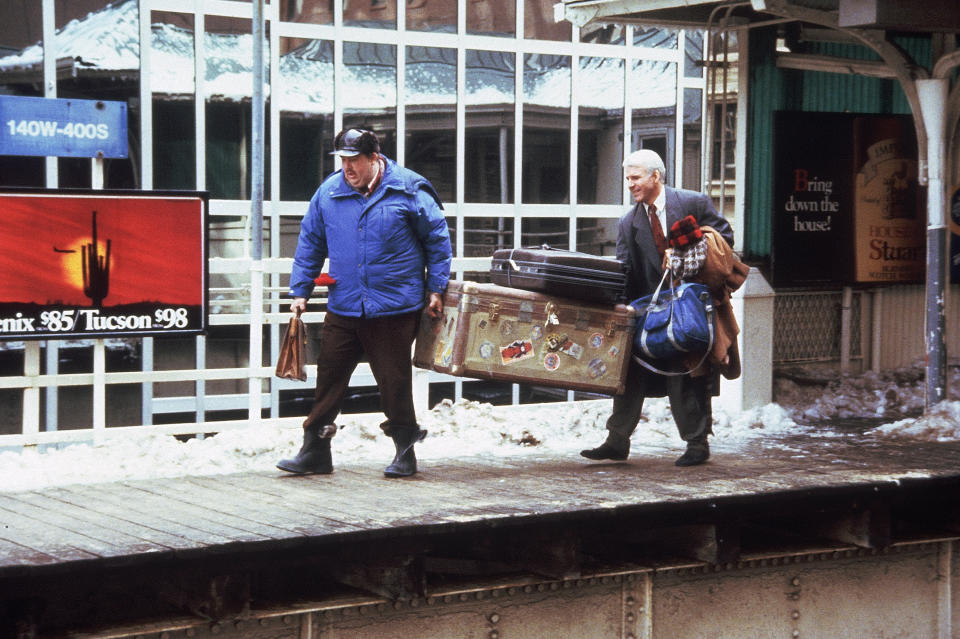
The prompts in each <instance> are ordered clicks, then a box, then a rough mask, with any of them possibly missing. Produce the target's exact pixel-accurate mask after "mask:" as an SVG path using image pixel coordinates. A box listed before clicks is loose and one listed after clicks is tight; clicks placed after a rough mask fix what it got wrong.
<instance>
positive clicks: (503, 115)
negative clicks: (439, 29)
mask: <svg viewBox="0 0 960 639" xmlns="http://www.w3.org/2000/svg"><path fill="white" fill-rule="evenodd" d="M466 54H467V59H466V78H464V81H465V84H466V148H465V149H464V153H465V158H464V165H465V166H466V175H465V176H464V183H465V187H466V193H465V194H464V199H465V201H467V202H490V203H501V204H508V203H512V202H513V157H514V153H513V149H514V133H513V130H514V126H513V123H514V108H515V106H514V102H515V99H514V75H515V60H516V57H515V54H513V53H507V52H500V51H474V50H467V53H466Z"/></svg>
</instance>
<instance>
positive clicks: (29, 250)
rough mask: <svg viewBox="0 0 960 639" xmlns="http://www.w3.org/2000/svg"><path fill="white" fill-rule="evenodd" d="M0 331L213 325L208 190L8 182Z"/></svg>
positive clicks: (46, 335)
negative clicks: (19, 186)
mask: <svg viewBox="0 0 960 639" xmlns="http://www.w3.org/2000/svg"><path fill="white" fill-rule="evenodd" d="M0 216H2V220H3V227H4V230H3V233H2V234H0V272H2V273H3V274H4V275H3V277H2V278H0V340H24V339H67V338H83V337H122V336H146V335H169V334H181V335H182V334H197V333H202V332H204V331H205V330H206V328H207V232H206V229H207V220H206V216H207V196H206V194H205V193H197V192H182V191H178V192H170V193H168V192H154V191H124V192H117V191H75V190H42V189H31V190H26V189H24V190H4V191H0Z"/></svg>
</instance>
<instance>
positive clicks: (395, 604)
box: [393, 601, 403, 610]
mask: <svg viewBox="0 0 960 639" xmlns="http://www.w3.org/2000/svg"><path fill="white" fill-rule="evenodd" d="M401 608H403V602H402V601H394V602H393V609H394V610H400V609H401Z"/></svg>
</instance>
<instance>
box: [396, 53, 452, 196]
mask: <svg viewBox="0 0 960 639" xmlns="http://www.w3.org/2000/svg"><path fill="white" fill-rule="evenodd" d="M406 53H407V58H406V81H405V83H404V84H405V92H406V97H405V99H404V101H403V102H404V104H405V105H406V106H405V108H406V118H407V140H406V142H407V145H406V158H405V159H404V165H405V166H407V167H409V168H411V169H413V170H414V171H416V172H418V173H420V174H421V175H423V176H424V177H425V178H427V179H428V180H430V181H431V182H432V183H433V185H434V187H435V188H436V189H437V192H438V193H439V194H440V199H442V200H443V201H445V202H452V201H455V200H456V192H455V189H456V183H457V175H456V169H457V130H456V124H457V117H456V116H457V114H456V103H457V51H456V49H441V48H437V47H407V48H406Z"/></svg>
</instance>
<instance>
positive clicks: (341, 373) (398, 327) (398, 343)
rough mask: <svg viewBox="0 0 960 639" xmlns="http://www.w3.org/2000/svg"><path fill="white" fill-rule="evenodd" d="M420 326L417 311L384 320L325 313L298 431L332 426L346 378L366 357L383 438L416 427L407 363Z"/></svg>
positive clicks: (411, 376)
mask: <svg viewBox="0 0 960 639" xmlns="http://www.w3.org/2000/svg"><path fill="white" fill-rule="evenodd" d="M419 322H420V312H419V311H417V312H414V313H404V314H403V315H391V316H388V317H344V316H341V315H336V314H334V313H331V312H329V311H327V315H326V318H325V319H324V321H323V329H322V331H321V332H320V350H319V353H318V354H317V390H316V394H315V395H314V402H313V407H312V408H311V409H310V413H309V414H308V415H307V419H306V421H304V423H303V427H304V428H305V429H306V428H311V427H314V428H322V427H323V426H324V425H326V424H332V423H334V421H335V420H336V419H337V416H339V415H340V411H341V409H342V408H343V397H344V395H345V394H346V392H347V388H348V386H349V384H350V376H351V375H353V371H354V370H355V369H356V368H357V364H359V363H360V359H361V357H362V355H363V354H364V353H366V355H367V361H368V362H369V363H370V370H371V371H372V372H373V377H374V379H376V381H377V388H378V390H379V391H380V409H381V410H382V411H383V413H384V415H386V417H387V420H386V421H385V422H383V423H382V424H380V428H382V429H383V432H384V433H386V434H387V435H391V434H392V433H393V432H394V431H395V430H403V429H414V430H415V429H417V428H419V427H418V425H417V416H416V412H415V411H414V408H413V370H412V368H411V364H410V347H411V346H412V345H413V340H414V338H415V337H416V335H417V328H418V325H419Z"/></svg>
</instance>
